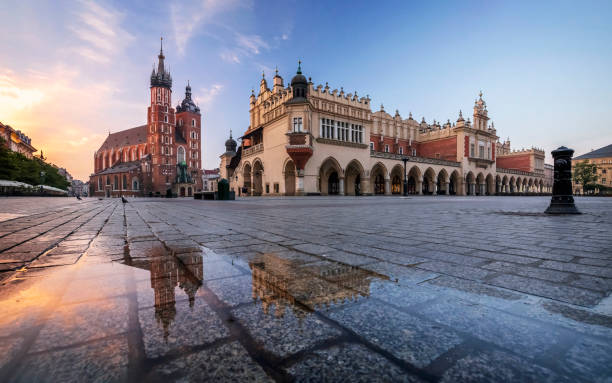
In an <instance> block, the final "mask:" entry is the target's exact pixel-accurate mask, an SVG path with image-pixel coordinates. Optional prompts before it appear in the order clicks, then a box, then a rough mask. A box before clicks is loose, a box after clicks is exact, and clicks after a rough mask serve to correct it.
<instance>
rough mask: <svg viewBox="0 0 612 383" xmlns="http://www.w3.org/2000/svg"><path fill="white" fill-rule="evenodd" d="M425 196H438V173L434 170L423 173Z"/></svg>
mask: <svg viewBox="0 0 612 383" xmlns="http://www.w3.org/2000/svg"><path fill="white" fill-rule="evenodd" d="M423 194H436V172H435V171H434V170H433V169H432V168H427V169H426V170H425V173H423Z"/></svg>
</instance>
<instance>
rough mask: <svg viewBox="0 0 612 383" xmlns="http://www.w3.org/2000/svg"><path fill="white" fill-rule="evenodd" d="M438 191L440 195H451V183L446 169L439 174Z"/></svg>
mask: <svg viewBox="0 0 612 383" xmlns="http://www.w3.org/2000/svg"><path fill="white" fill-rule="evenodd" d="M436 183H437V190H438V194H450V193H449V191H448V188H449V182H448V174H447V173H446V170H445V169H442V170H440V172H439V173H438V179H437V181H436Z"/></svg>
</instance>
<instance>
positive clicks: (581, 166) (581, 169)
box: [573, 161, 599, 193]
mask: <svg viewBox="0 0 612 383" xmlns="http://www.w3.org/2000/svg"><path fill="white" fill-rule="evenodd" d="M573 177H574V181H575V182H576V183H579V184H582V190H583V191H584V192H585V193H586V192H587V191H589V190H594V189H595V186H596V185H597V179H598V178H599V175H597V165H595V164H590V163H588V162H587V161H582V162H578V163H577V164H576V165H574V174H573Z"/></svg>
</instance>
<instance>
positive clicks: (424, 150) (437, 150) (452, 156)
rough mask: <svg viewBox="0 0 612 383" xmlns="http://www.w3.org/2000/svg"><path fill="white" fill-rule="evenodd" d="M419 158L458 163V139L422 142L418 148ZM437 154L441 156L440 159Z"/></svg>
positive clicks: (450, 138)
mask: <svg viewBox="0 0 612 383" xmlns="http://www.w3.org/2000/svg"><path fill="white" fill-rule="evenodd" d="M418 152H419V156H421V157H427V158H439V159H441V160H447V161H457V137H449V138H443V139H440V140H435V141H429V142H421V143H420V144H419V148H418ZM436 154H439V155H440V156H439V157H438V156H437V155H436Z"/></svg>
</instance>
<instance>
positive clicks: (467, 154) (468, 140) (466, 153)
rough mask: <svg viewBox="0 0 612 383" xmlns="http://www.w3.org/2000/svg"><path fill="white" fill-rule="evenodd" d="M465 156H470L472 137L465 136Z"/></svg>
mask: <svg viewBox="0 0 612 383" xmlns="http://www.w3.org/2000/svg"><path fill="white" fill-rule="evenodd" d="M463 155H464V156H465V157H469V156H470V137H468V136H465V152H464V153H463Z"/></svg>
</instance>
